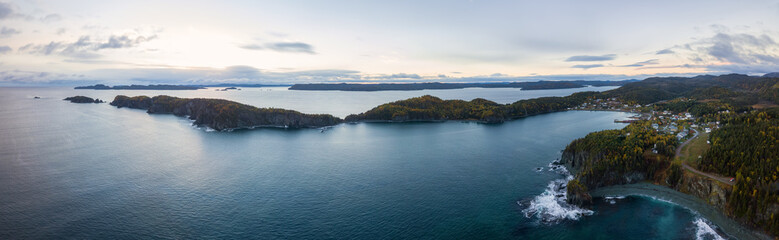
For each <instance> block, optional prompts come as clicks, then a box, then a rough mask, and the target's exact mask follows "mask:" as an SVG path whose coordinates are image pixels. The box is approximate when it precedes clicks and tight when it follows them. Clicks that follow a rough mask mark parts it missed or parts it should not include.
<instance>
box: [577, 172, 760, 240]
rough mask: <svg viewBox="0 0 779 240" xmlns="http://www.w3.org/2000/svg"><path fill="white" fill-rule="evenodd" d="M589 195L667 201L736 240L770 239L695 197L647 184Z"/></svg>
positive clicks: (611, 188) (613, 188)
mask: <svg viewBox="0 0 779 240" xmlns="http://www.w3.org/2000/svg"><path fill="white" fill-rule="evenodd" d="M590 195H592V197H593V198H602V197H615V196H647V197H652V198H655V199H660V200H664V201H669V202H672V203H674V204H677V205H679V206H682V207H684V208H687V209H690V210H692V211H694V212H696V213H698V214H700V215H701V217H703V218H705V219H707V220H708V221H711V222H712V223H714V224H715V225H717V227H719V228H720V229H721V230H722V231H724V232H725V233H726V234H727V235H728V236H729V237H733V238H736V239H771V238H770V237H768V236H765V235H763V234H760V233H757V232H755V231H753V230H751V229H749V228H746V227H744V226H742V225H741V224H739V223H738V222H736V221H735V220H733V219H731V218H729V217H727V216H725V214H724V213H722V212H720V211H719V210H718V209H716V208H714V207H713V206H711V205H709V204H708V203H706V202H704V201H703V200H701V199H699V198H697V197H695V196H692V195H688V194H684V193H682V192H679V191H676V190H673V189H671V188H667V187H664V186H659V185H655V184H651V183H648V182H642V183H636V184H626V185H616V186H609V187H602V188H598V189H595V190H592V191H590Z"/></svg>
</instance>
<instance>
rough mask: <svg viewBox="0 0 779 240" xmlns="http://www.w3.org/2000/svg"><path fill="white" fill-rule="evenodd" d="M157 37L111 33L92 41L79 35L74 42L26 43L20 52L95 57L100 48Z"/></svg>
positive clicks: (134, 45)
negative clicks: (105, 38) (100, 39)
mask: <svg viewBox="0 0 779 240" xmlns="http://www.w3.org/2000/svg"><path fill="white" fill-rule="evenodd" d="M156 38H157V35H156V34H148V35H142V34H139V33H137V32H135V33H126V34H123V35H111V36H110V37H109V38H108V39H107V40H104V41H93V40H92V38H91V37H90V36H86V35H85V36H81V37H79V39H78V40H77V41H75V42H64V41H63V42H54V41H52V42H49V43H48V44H32V43H31V44H27V45H24V46H22V47H20V48H19V51H20V52H26V53H30V54H39V55H52V54H58V55H63V56H68V57H74V58H97V57H100V55H99V54H98V53H97V52H98V51H100V50H102V49H120V48H132V47H136V46H138V45H139V44H141V43H144V42H148V41H151V40H154V39H156Z"/></svg>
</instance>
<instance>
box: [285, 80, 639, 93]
mask: <svg viewBox="0 0 779 240" xmlns="http://www.w3.org/2000/svg"><path fill="white" fill-rule="evenodd" d="M631 82H637V80H624V81H583V80H580V81H537V82H501V83H440V82H427V83H375V84H362V83H309V84H295V85H292V87H290V88H289V90H317V91H414V90H431V89H462V88H521V89H523V90H541V89H567V88H582V87H587V86H595V87H602V86H622V85H625V84H627V83H631Z"/></svg>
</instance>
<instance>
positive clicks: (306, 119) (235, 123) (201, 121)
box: [110, 95, 342, 131]
mask: <svg viewBox="0 0 779 240" xmlns="http://www.w3.org/2000/svg"><path fill="white" fill-rule="evenodd" d="M110 104H111V105H112V106H116V107H118V108H122V107H126V108H134V109H143V110H146V112H147V113H150V114H173V115H176V116H182V117H183V116H188V117H189V119H191V120H194V123H193V124H195V125H197V126H206V127H209V128H212V129H214V130H217V131H232V130H235V129H246V128H257V127H281V128H317V127H325V126H332V125H336V124H339V123H341V122H342V120H341V119H340V118H337V117H334V116H332V115H329V114H304V113H300V112H297V111H292V110H285V109H278V108H257V107H253V106H249V105H245V104H241V103H237V102H233V101H228V100H223V99H206V98H177V97H171V96H165V95H160V96H156V97H147V96H135V97H128V96H124V95H119V96H116V97H115V98H114V100H113V101H112V102H111V103H110Z"/></svg>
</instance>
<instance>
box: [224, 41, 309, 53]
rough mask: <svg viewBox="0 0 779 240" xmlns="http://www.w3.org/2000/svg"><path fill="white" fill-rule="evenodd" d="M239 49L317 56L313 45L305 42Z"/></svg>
mask: <svg viewBox="0 0 779 240" xmlns="http://www.w3.org/2000/svg"><path fill="white" fill-rule="evenodd" d="M238 47H240V48H243V49H247V50H271V51H276V52H289V53H308V54H316V52H315V51H314V47H313V46H311V44H308V43H304V42H269V43H264V44H256V43H250V44H244V45H239V46H238Z"/></svg>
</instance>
